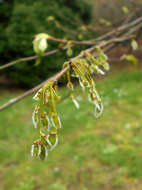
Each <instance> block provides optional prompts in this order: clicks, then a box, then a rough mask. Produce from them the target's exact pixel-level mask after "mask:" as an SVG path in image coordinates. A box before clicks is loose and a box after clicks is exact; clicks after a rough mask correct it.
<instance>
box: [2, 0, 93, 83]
mask: <svg viewBox="0 0 142 190" xmlns="http://www.w3.org/2000/svg"><path fill="white" fill-rule="evenodd" d="M90 10H91V9H90V7H89V5H88V4H87V3H86V2H85V0H58V1H55V0H52V1H51V0H42V1H38V0H35V1H32V0H21V1H19V0H13V1H3V3H1V4H0V21H1V25H0V32H1V34H2V36H1V45H0V54H1V60H2V62H1V64H4V63H6V62H9V61H11V60H15V59H17V58H21V57H25V56H31V55H33V54H34V53H33V48H32V41H33V38H34V36H35V35H36V34H37V33H48V34H50V35H52V36H56V37H58V38H67V39H78V38H79V37H80V33H81V29H80V25H81V26H82V25H84V24H88V22H89V20H90V17H91V13H90ZM78 23H79V24H78ZM56 47H57V43H56V42H54V43H50V45H49V47H48V51H50V50H51V49H55V48H56ZM65 58H66V56H65V55H63V54H62V53H59V54H58V55H54V57H52V58H51V57H48V58H44V59H43V60H42V64H41V65H40V66H39V67H36V66H35V64H34V62H29V63H21V64H17V65H15V66H14V67H12V68H10V69H9V70H8V72H7V73H8V74H9V76H10V77H12V78H13V79H16V81H17V83H20V84H25V85H26V86H33V85H35V84H37V83H39V82H41V81H43V80H44V79H46V78H48V77H49V76H51V75H53V73H54V72H57V70H59V69H60V68H61V66H62V65H61V64H62V63H63V61H64V59H65Z"/></svg>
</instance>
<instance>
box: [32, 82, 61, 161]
mask: <svg viewBox="0 0 142 190" xmlns="http://www.w3.org/2000/svg"><path fill="white" fill-rule="evenodd" d="M33 99H34V100H35V101H36V102H37V105H36V106H35V109H34V112H33V116H32V120H33V124H34V127H35V129H36V130H37V134H38V136H39V138H38V139H37V140H36V141H34V143H33V144H32V148H31V155H32V156H38V157H40V159H42V160H43V159H45V158H46V157H47V156H48V151H50V150H53V149H54V148H55V147H56V145H57V144H58V132H59V129H60V128H61V121H60V117H59V115H58V113H57V110H56V103H57V102H58V101H59V100H60V97H59V96H58V95H57V93H56V86H55V84H54V82H53V81H49V82H47V84H45V85H44V86H43V87H42V88H41V89H40V90H39V91H38V92H37V93H36V94H35V96H34V97H33Z"/></svg>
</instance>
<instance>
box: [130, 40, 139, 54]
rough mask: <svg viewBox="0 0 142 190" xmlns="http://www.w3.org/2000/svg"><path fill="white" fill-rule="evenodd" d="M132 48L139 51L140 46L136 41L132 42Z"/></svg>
mask: <svg viewBox="0 0 142 190" xmlns="http://www.w3.org/2000/svg"><path fill="white" fill-rule="evenodd" d="M131 47H132V49H133V50H134V51H136V50H137V49H138V44H137V42H136V40H134V39H133V40H132V41H131Z"/></svg>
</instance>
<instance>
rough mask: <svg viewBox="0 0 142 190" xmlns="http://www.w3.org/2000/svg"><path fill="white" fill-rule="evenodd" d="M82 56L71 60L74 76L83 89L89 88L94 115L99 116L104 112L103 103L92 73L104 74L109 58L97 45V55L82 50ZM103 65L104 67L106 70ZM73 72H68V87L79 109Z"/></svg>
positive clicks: (89, 98) (107, 67)
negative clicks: (72, 78)
mask: <svg viewBox="0 0 142 190" xmlns="http://www.w3.org/2000/svg"><path fill="white" fill-rule="evenodd" d="M81 57H82V58H79V59H77V60H75V61H72V62H71V68H72V71H73V73H72V76H73V77H76V78H78V80H79V84H80V86H81V88H82V90H83V91H84V90H85V89H87V90H88V100H89V101H90V102H91V103H93V104H94V106H95V111H94V116H95V117H96V118H98V117H99V116H100V115H101V114H102V112H103V103H102V100H101V98H100V96H99V94H98V92H97V90H96V87H95V82H94V79H93V75H92V74H93V73H97V74H101V75H104V74H105V72H104V70H109V64H108V62H107V61H108V58H107V56H106V55H105V54H104V52H103V51H102V50H101V49H100V48H99V47H96V49H95V56H93V55H92V54H90V53H86V52H82V56H81ZM67 64H70V63H69V62H65V63H64V65H63V68H64V67H66V66H67ZM101 67H103V69H104V70H103V69H102V68H101ZM72 71H71V72H72ZM71 72H70V71H68V72H67V81H68V83H67V87H68V88H69V89H70V90H71V96H70V98H71V100H72V101H73V103H74V105H75V107H76V108H77V109H79V107H80V106H79V103H78V101H77V99H75V97H74V95H73V90H74V87H73V83H72V82H71Z"/></svg>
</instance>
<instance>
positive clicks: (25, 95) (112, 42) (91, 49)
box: [0, 36, 130, 111]
mask: <svg viewBox="0 0 142 190" xmlns="http://www.w3.org/2000/svg"><path fill="white" fill-rule="evenodd" d="M129 38H130V37H128V36H127V37H122V38H114V39H111V40H109V41H106V42H103V43H100V47H105V48H104V51H108V50H109V49H110V48H112V47H113V44H114V43H116V42H121V41H124V40H128V39H129ZM106 45H108V46H107V47H106ZM95 48H96V46H93V47H91V48H89V49H86V50H85V51H84V52H86V53H89V52H92V51H93V50H94V49H95ZM82 56H83V54H79V55H78V56H76V57H74V58H72V59H70V60H69V63H71V62H73V61H75V60H77V59H79V58H81V57H82ZM69 69H70V64H68V66H67V67H65V68H64V69H62V70H61V71H60V72H58V73H57V74H56V75H54V76H53V77H51V78H49V79H47V80H45V81H44V82H42V83H41V84H39V85H37V86H36V87H34V88H32V89H30V90H28V91H27V92H25V93H23V94H22V95H20V96H18V97H16V98H13V99H11V100H9V101H8V102H7V103H5V104H4V105H2V106H0V111H2V110H4V109H6V108H7V107H9V106H11V105H13V104H15V103H16V102H19V101H20V100H22V99H23V98H25V97H27V96H29V95H30V94H32V93H33V92H35V91H37V90H38V89H40V88H41V87H42V86H43V85H44V84H45V83H47V82H48V81H50V80H53V81H55V82H57V81H58V80H59V79H60V78H61V77H62V76H63V75H64V74H65V73H66V72H67V71H68V70H69Z"/></svg>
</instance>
